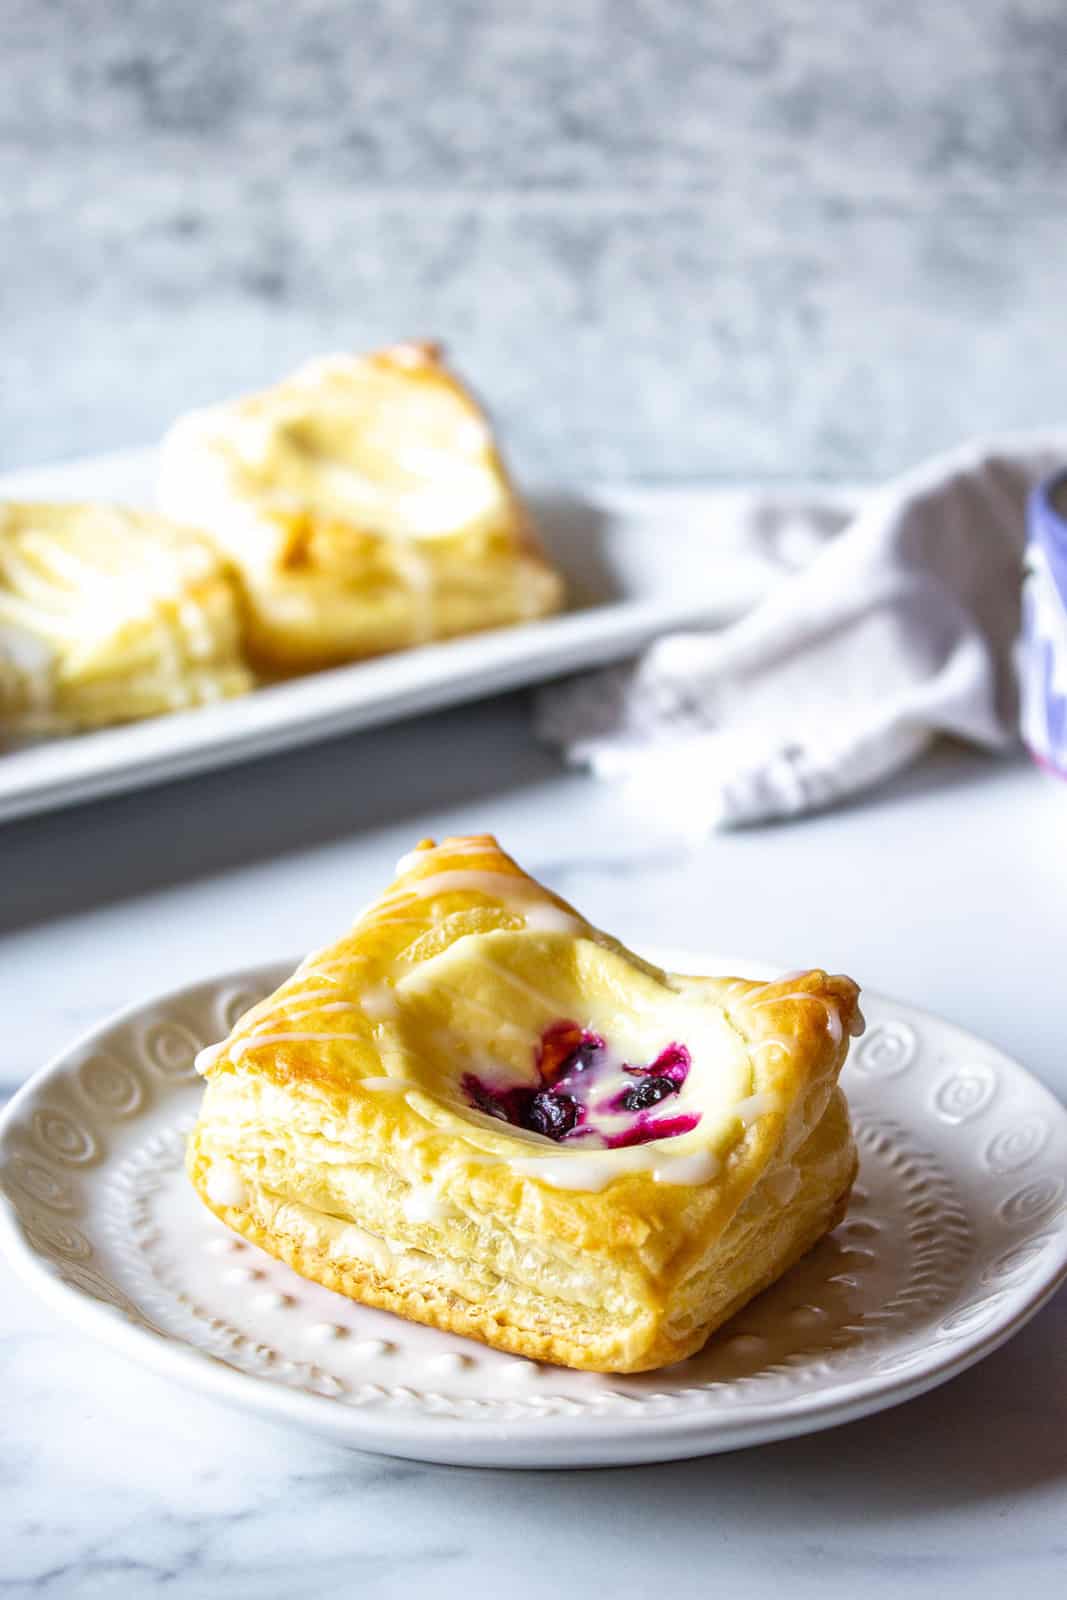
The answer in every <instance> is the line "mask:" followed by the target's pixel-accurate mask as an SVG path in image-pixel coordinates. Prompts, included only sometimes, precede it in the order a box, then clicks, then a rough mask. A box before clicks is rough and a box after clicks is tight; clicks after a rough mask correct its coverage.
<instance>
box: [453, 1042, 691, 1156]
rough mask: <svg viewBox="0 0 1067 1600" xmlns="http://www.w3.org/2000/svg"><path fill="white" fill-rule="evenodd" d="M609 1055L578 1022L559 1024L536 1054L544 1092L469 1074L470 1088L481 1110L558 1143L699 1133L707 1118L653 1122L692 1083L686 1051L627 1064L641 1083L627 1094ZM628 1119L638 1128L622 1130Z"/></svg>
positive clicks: (466, 1086) (683, 1115)
mask: <svg viewBox="0 0 1067 1600" xmlns="http://www.w3.org/2000/svg"><path fill="white" fill-rule="evenodd" d="M609 1055H610V1052H609V1051H608V1047H607V1045H606V1043H605V1041H604V1040H603V1039H602V1038H601V1037H600V1035H599V1034H596V1033H592V1032H590V1030H589V1029H587V1028H582V1027H581V1026H580V1025H579V1024H578V1023H577V1022H571V1021H562V1022H554V1023H553V1024H552V1026H551V1027H550V1028H546V1029H545V1032H544V1033H543V1034H542V1036H541V1039H540V1041H539V1043H538V1045H537V1048H536V1052H535V1061H534V1067H535V1070H536V1073H537V1079H538V1085H539V1086H531V1087H526V1086H522V1085H510V1086H508V1087H500V1088H497V1087H495V1086H493V1085H491V1084H487V1083H485V1082H484V1081H483V1080H482V1079H481V1078H478V1077H476V1076H475V1075H474V1074H473V1073H467V1074H466V1075H465V1076H464V1078H463V1082H462V1087H463V1091H464V1094H465V1095H466V1098H467V1101H468V1103H469V1104H470V1105H472V1106H474V1107H475V1109H476V1110H478V1111H482V1112H484V1113H485V1114H486V1115H487V1116H490V1117H496V1118H497V1119H498V1120H499V1121H501V1122H507V1123H510V1124H511V1125H512V1127H517V1128H525V1129H526V1130H527V1131H528V1132H530V1133H538V1134H541V1135H542V1136H543V1137H544V1138H546V1139H552V1140H554V1141H555V1142H556V1143H557V1144H558V1143H560V1142H561V1141H562V1140H564V1139H568V1140H572V1139H589V1140H591V1141H592V1142H594V1143H595V1144H597V1145H599V1146H606V1147H607V1148H609V1149H618V1148H623V1147H625V1146H628V1145H635V1144H647V1143H649V1142H650V1141H651V1140H653V1139H672V1138H676V1137H677V1136H678V1135H679V1134H683V1133H688V1132H689V1131H690V1130H691V1129H692V1128H695V1127H696V1125H697V1123H698V1122H699V1121H700V1114H699V1112H679V1113H677V1114H675V1115H674V1116H667V1117H663V1116H660V1117H653V1116H649V1115H648V1113H649V1112H652V1111H654V1109H655V1107H656V1106H658V1105H660V1104H661V1102H662V1101H664V1100H666V1099H668V1098H669V1096H671V1095H675V1094H678V1093H679V1091H680V1090H681V1088H682V1085H683V1084H684V1083H685V1080H686V1078H687V1077H688V1076H689V1069H690V1066H691V1065H692V1062H691V1059H690V1055H689V1051H688V1050H687V1049H686V1047H685V1045H684V1044H669V1045H667V1047H666V1049H664V1050H661V1051H660V1053H659V1055H658V1056H657V1057H656V1059H655V1061H653V1062H650V1063H649V1064H648V1065H647V1066H633V1065H631V1064H630V1063H629V1062H625V1061H624V1062H622V1063H621V1071H622V1072H623V1073H625V1074H626V1075H627V1076H628V1077H631V1078H633V1079H634V1080H635V1081H634V1082H633V1083H630V1084H627V1085H626V1086H625V1087H624V1088H623V1089H621V1090H619V1089H618V1087H617V1085H618V1077H617V1073H618V1071H619V1070H620V1064H619V1062H618V1057H617V1056H616V1058H615V1064H614V1066H613V1065H612V1064H611V1063H610V1061H609ZM605 1079H607V1080H608V1081H607V1082H605ZM612 1079H614V1085H613V1084H612V1081H611V1080H612ZM628 1115H632V1117H633V1120H632V1122H630V1123H629V1125H628V1126H623V1127H620V1126H619V1123H620V1119H623V1118H625V1117H626V1116H628Z"/></svg>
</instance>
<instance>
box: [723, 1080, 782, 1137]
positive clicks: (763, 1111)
mask: <svg viewBox="0 0 1067 1600" xmlns="http://www.w3.org/2000/svg"><path fill="white" fill-rule="evenodd" d="M780 1103H781V1102H780V1101H779V1099H778V1096H777V1095H776V1094H775V1093H774V1092H773V1091H772V1090H770V1089H764V1090H762V1091H761V1092H760V1093H759V1094H750V1095H748V1096H747V1097H746V1098H745V1099H744V1100H739V1101H738V1102H737V1104H736V1105H735V1106H734V1108H733V1111H734V1116H735V1117H739V1118H740V1119H741V1123H742V1125H743V1126H744V1127H746V1128H750V1127H751V1126H752V1124H753V1123H754V1122H758V1121H759V1119H760V1117H765V1116H767V1114H768V1112H771V1111H777V1110H778V1108H779V1105H780Z"/></svg>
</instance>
